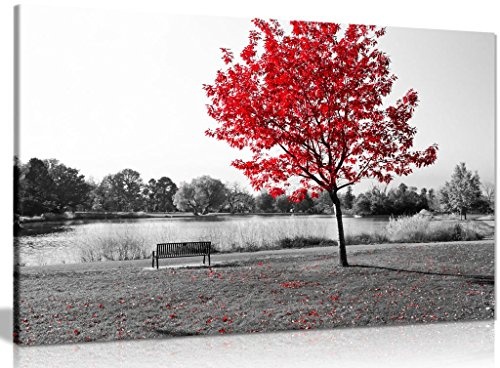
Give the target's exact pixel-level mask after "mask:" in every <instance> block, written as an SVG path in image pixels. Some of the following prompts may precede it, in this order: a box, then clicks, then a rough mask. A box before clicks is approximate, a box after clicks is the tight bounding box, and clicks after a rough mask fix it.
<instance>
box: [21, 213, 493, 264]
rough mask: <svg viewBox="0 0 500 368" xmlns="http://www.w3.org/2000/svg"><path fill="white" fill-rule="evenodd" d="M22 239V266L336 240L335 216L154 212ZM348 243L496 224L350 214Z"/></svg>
mask: <svg viewBox="0 0 500 368" xmlns="http://www.w3.org/2000/svg"><path fill="white" fill-rule="evenodd" d="M27 226H29V228H26V229H25V231H24V235H22V236H18V237H16V238H15V241H14V244H15V249H16V254H17V255H18V257H17V259H16V262H17V263H18V264H20V265H49V264H58V263H81V262H82V263H87V262H93V261H107V260H115V261H120V260H130V259H144V258H149V257H150V255H151V252H152V251H153V250H154V249H155V248H156V244H157V243H164V242H188V241H210V242H211V243H212V249H213V251H214V253H232V252H246V251H259V250H273V249H288V248H303V247H315V246H318V245H322V246H332V245H335V244H336V242H335V241H334V239H337V231H336V221H335V219H334V218H332V217H330V216H322V215H316V216H267V217H261V216H255V215H253V216H217V217H212V218H204V219H199V218H196V217H194V216H192V217H190V218H153V219H151V218H148V219H128V220H105V221H104V220H103V221H83V220H81V221H73V222H68V223H62V224H45V223H38V224H29V225H27ZM344 229H345V233H346V242H347V244H348V245H355V244H378V243H385V242H429V241H449V240H477V239H481V238H484V237H492V236H493V234H494V223H493V224H489V223H487V222H484V221H474V220H470V221H467V222H465V221H462V222H459V221H456V220H431V219H429V218H423V217H417V218H410V219H407V220H405V219H402V220H395V221H389V219H387V218H346V219H345V220H344Z"/></svg>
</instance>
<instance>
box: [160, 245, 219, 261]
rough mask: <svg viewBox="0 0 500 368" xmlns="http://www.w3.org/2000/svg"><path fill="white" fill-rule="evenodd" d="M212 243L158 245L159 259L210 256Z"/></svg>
mask: <svg viewBox="0 0 500 368" xmlns="http://www.w3.org/2000/svg"><path fill="white" fill-rule="evenodd" d="M210 244H211V242H182V243H160V244H156V252H157V254H158V256H159V257H179V256H197V255H200V256H201V255H205V254H210Z"/></svg>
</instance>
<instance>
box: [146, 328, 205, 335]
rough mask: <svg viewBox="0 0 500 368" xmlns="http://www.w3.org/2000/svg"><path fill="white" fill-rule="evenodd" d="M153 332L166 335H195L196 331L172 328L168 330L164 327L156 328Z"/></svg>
mask: <svg viewBox="0 0 500 368" xmlns="http://www.w3.org/2000/svg"><path fill="white" fill-rule="evenodd" d="M155 332H156V333H159V334H161V335H165V336H168V337H183V336H186V337H187V336H197V334H196V333H194V332H191V331H182V330H176V331H174V330H169V329H166V328H165V329H160V328H156V329H155Z"/></svg>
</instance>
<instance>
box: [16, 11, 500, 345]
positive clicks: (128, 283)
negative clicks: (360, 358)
mask: <svg viewBox="0 0 500 368" xmlns="http://www.w3.org/2000/svg"><path fill="white" fill-rule="evenodd" d="M15 14H16V40H15V41H16V78H15V79H16V83H17V85H16V88H17V89H16V106H17V108H16V152H15V157H14V180H15V183H14V190H15V197H16V205H15V213H14V235H15V237H14V247H15V260H14V262H15V285H14V291H15V307H14V312H15V318H14V332H13V333H14V341H15V342H17V343H19V344H23V345H39V344H58V343H79V342H100V341H113V340H124V339H127V340H130V339H159V338H172V337H181V336H194V335H209V336H214V335H221V334H236V333H238V334H241V333H243V334H249V333H258V332H271V331H286V330H308V329H336V328H344V327H360V326H388V325H404V324H420V323H434V322H445V321H446V322H450V321H460V320H485V319H491V318H493V317H494V314H495V301H494V300H495V298H494V251H495V240H494V234H495V221H494V220H495V213H494V206H495V182H494V174H495V166H494V165H495V163H494V158H495V157H494V155H495V146H494V145H495V142H494V131H495V106H494V98H495V85H494V81H495V66H494V59H495V42H496V39H495V36H494V35H493V34H489V33H475V32H459V31H438V30H423V29H405V28H393V27H385V26H383V25H382V26H379V25H362V24H339V23H335V19H332V22H331V23H330V22H314V21H302V20H292V21H289V20H284V19H278V20H276V19H259V18H257V19H253V20H252V19H233V18H222V17H220V18H218V17H200V16H197V17H194V16H169V15H162V14H147V13H127V12H112V11H96V10H86V9H70V8H45V7H37V6H26V7H25V6H23V7H20V8H19V7H17V8H16V10H15Z"/></svg>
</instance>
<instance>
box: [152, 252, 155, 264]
mask: <svg viewBox="0 0 500 368" xmlns="http://www.w3.org/2000/svg"><path fill="white" fill-rule="evenodd" d="M151 268H155V251H153V253H152V254H151Z"/></svg>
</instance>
